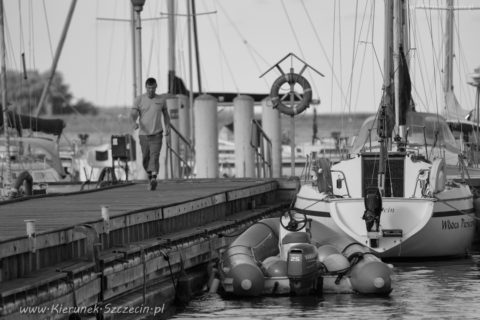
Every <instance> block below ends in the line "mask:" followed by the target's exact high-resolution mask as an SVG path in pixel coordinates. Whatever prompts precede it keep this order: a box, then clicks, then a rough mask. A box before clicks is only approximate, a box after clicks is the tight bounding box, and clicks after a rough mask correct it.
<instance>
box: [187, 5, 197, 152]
mask: <svg viewBox="0 0 480 320" xmlns="http://www.w3.org/2000/svg"><path fill="white" fill-rule="evenodd" d="M187 26H188V32H187V34H188V70H189V73H188V82H189V84H190V90H189V92H188V93H189V97H188V99H189V104H190V109H189V110H190V137H188V138H189V139H190V142H191V143H192V145H195V141H194V137H195V136H194V134H193V133H194V132H195V127H194V126H195V121H194V119H193V114H194V113H193V61H192V10H191V6H190V1H189V0H187Z"/></svg>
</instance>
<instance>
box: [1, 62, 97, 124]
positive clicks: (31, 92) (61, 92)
mask: <svg viewBox="0 0 480 320" xmlns="http://www.w3.org/2000/svg"><path fill="white" fill-rule="evenodd" d="M6 75H7V102H8V104H9V105H10V108H11V109H13V110H14V111H15V112H16V113H19V114H26V115H33V114H34V112H35V110H36V108H37V105H38V102H39V101H40V97H41V95H42V91H43V87H44V86H45V83H47V81H48V77H49V72H44V73H39V72H38V71H31V70H29V71H27V72H26V77H25V75H24V73H23V72H18V71H12V70H8V71H7V74H6ZM72 100H73V95H72V93H71V92H70V88H69V86H68V85H67V84H65V81H64V79H63V75H62V74H61V73H59V72H55V75H54V77H53V80H52V84H51V86H50V90H49V93H48V95H47V97H46V99H45V103H44V106H43V108H42V110H40V115H45V114H48V115H64V114H72V113H81V114H93V115H96V114H97V113H98V108H97V107H96V106H94V105H93V104H92V103H90V102H89V101H86V100H84V99H80V100H78V101H77V102H75V103H73V102H72Z"/></svg>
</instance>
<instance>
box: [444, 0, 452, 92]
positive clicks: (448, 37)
mask: <svg viewBox="0 0 480 320" xmlns="http://www.w3.org/2000/svg"><path fill="white" fill-rule="evenodd" d="M453 10H454V9H453V0H447V13H446V14H447V18H446V21H445V65H444V67H443V68H444V72H445V77H444V79H443V92H444V93H445V94H446V93H447V92H449V91H452V90H453V19H454V16H453Z"/></svg>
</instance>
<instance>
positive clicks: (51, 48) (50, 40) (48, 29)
mask: <svg viewBox="0 0 480 320" xmlns="http://www.w3.org/2000/svg"><path fill="white" fill-rule="evenodd" d="M19 3H20V1H19ZM42 5H43V14H44V15H45V25H46V26H47V35H48V45H49V48H50V58H52V59H53V47H52V37H51V36H50V25H49V24H48V16H47V7H46V6H45V0H42Z"/></svg>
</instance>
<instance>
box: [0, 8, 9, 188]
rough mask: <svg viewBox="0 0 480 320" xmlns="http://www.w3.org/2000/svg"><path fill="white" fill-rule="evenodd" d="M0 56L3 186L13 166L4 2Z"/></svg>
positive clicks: (7, 182) (0, 31)
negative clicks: (9, 127)
mask: <svg viewBox="0 0 480 320" xmlns="http://www.w3.org/2000/svg"><path fill="white" fill-rule="evenodd" d="M0 29H1V30H0V56H1V60H2V112H3V131H4V133H5V144H6V146H5V147H6V151H7V154H6V162H7V172H6V177H4V178H3V185H4V186H5V185H6V184H10V178H11V164H10V138H9V136H8V114H7V66H6V57H5V55H6V50H5V21H4V14H3V0H0Z"/></svg>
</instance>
